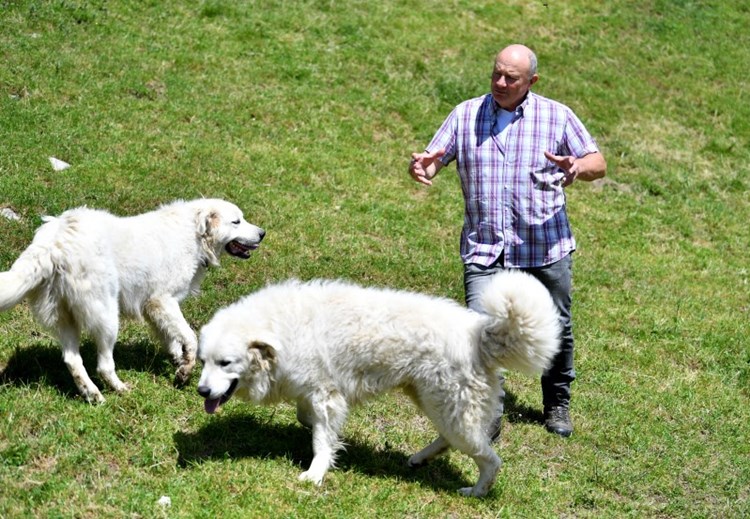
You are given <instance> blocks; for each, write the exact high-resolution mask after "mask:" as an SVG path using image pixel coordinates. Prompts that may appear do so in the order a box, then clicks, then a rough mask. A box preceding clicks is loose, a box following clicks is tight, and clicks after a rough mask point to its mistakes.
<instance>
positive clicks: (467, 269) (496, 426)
mask: <svg viewBox="0 0 750 519" xmlns="http://www.w3.org/2000/svg"><path fill="white" fill-rule="evenodd" d="M501 270H504V269H503V257H502V256H501V257H500V259H498V260H497V261H496V262H495V263H494V264H493V265H491V266H489V267H484V266H482V265H474V264H471V263H470V264H467V265H464V296H465V299H466V306H468V307H469V308H471V309H472V310H474V311H477V312H479V311H481V308H480V307H479V295H480V294H481V293H482V290H483V289H484V287H485V286H486V285H487V283H489V281H490V279H491V278H492V275H493V274H496V273H498V272H500V271H501ZM504 383H505V377H504V376H502V375H500V395H499V396H500V398H499V401H498V405H497V410H496V417H495V419H494V420H493V422H492V424H491V425H490V430H489V431H488V433H489V435H490V438H491V439H492V441H493V442H495V441H497V440H498V439H499V438H500V431H501V429H502V420H503V413H504V412H505V403H504V402H505V390H504V389H503V385H504Z"/></svg>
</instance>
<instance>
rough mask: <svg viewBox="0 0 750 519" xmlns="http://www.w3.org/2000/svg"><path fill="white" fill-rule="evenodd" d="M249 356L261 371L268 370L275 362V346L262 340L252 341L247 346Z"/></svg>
mask: <svg viewBox="0 0 750 519" xmlns="http://www.w3.org/2000/svg"><path fill="white" fill-rule="evenodd" d="M247 350H248V353H249V354H250V358H252V359H253V360H254V361H255V362H256V363H257V364H258V366H260V368H261V369H262V370H263V371H270V370H271V367H272V366H273V365H274V364H276V348H274V347H273V346H271V345H270V344H268V343H267V342H264V341H258V340H255V341H252V342H250V344H248V346H247Z"/></svg>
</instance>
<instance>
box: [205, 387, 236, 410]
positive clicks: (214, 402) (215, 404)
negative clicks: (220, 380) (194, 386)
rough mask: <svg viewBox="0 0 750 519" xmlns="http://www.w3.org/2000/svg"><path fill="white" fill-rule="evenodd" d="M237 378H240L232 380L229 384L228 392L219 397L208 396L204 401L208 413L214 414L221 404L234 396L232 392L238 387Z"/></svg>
mask: <svg viewBox="0 0 750 519" xmlns="http://www.w3.org/2000/svg"><path fill="white" fill-rule="evenodd" d="M237 380H238V379H234V380H232V384H231V385H230V386H229V389H227V391H226V393H224V394H223V395H221V396H220V397H219V398H206V400H205V401H204V402H203V408H204V409H205V410H206V412H207V413H208V414H214V413H215V412H216V410H217V409H218V408H219V406H220V405H221V404H223V403H224V402H226V401H227V400H229V399H230V398H231V397H232V393H234V390H235V389H237Z"/></svg>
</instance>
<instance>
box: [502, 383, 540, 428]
mask: <svg viewBox="0 0 750 519" xmlns="http://www.w3.org/2000/svg"><path fill="white" fill-rule="evenodd" d="M503 420H506V421H508V422H509V423H532V424H543V423H544V413H543V412H542V411H541V410H540V409H537V408H534V407H530V406H528V405H526V404H522V403H520V402H519V401H518V397H516V395H514V394H513V393H512V392H511V391H508V389H507V388H506V389H505V416H504V417H503Z"/></svg>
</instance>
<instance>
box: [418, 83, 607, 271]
mask: <svg viewBox="0 0 750 519" xmlns="http://www.w3.org/2000/svg"><path fill="white" fill-rule="evenodd" d="M441 148H444V149H445V152H446V153H445V155H444V156H443V157H442V159H441V161H442V162H443V164H445V165H447V164H449V163H450V162H452V161H454V160H455V161H456V169H457V172H458V176H459V178H460V180H461V188H462V190H463V196H464V204H465V205H464V225H463V229H462V231H461V257H462V259H463V261H464V263H476V264H480V265H485V266H489V265H492V264H493V263H494V262H495V261H497V259H498V258H499V257H500V255H501V254H503V253H504V258H503V260H504V264H505V266H507V267H519V268H530V267H539V266H543V265H548V264H550V263H554V262H556V261H559V260H560V259H562V258H564V257H565V256H566V255H568V254H569V253H571V252H572V251H574V250H575V248H576V243H575V239H574V237H573V233H572V230H571V227H570V222H569V221H568V216H567V213H566V208H565V193H564V191H563V188H562V184H561V182H562V178H563V176H564V173H563V171H562V170H560V169H559V168H558V167H557V166H556V165H555V164H553V163H552V162H550V161H549V160H547V158H546V157H545V156H544V152H545V151H549V152H550V153H553V154H555V155H573V156H575V157H582V156H584V155H588V154H589V153H594V152H597V151H599V149H598V146H597V144H596V141H595V140H594V139H593V137H592V136H591V135H590V134H589V132H588V131H587V130H586V128H585V127H584V126H583V123H581V121H580V120H579V119H578V117H576V115H575V114H574V113H573V111H572V110H571V109H570V108H568V107H567V106H565V105H563V104H561V103H558V102H556V101H553V100H551V99H548V98H545V97H542V96H539V95H536V94H534V93H532V92H529V93H528V95H527V96H526V98H525V100H524V101H523V102H522V103H521V105H519V107H518V108H517V109H516V111H515V112H507V111H505V110H503V109H501V108H500V107H499V106H498V105H497V104H496V103H495V101H494V99H493V98H492V96H491V95H490V94H487V95H485V96H482V97H477V98H475V99H470V100H468V101H464V102H463V103H461V104H460V105H458V106H457V107H456V108H454V109H453V111H452V112H451V114H450V115H449V116H448V118H447V119H446V120H445V122H443V124H442V126H441V127H440V129H439V130H438V131H437V133H436V134H435V136H434V137H433V139H432V141H431V142H430V144H429V146H428V147H427V151H429V152H434V151H437V150H439V149H441Z"/></svg>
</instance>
